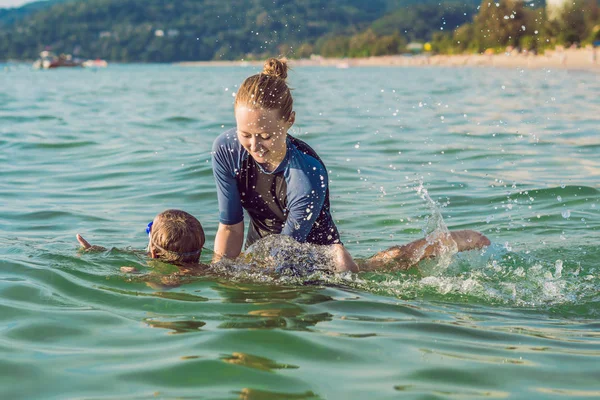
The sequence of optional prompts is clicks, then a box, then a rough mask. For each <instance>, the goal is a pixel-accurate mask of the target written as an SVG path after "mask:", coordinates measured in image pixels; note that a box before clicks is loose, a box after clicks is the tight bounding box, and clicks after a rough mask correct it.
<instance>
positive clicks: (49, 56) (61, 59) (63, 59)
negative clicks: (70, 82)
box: [33, 51, 83, 69]
mask: <svg viewBox="0 0 600 400" xmlns="http://www.w3.org/2000/svg"><path fill="white" fill-rule="evenodd" d="M61 67H83V62H82V61H81V60H79V59H74V58H73V57H72V56H71V55H70V54H61V55H59V56H57V55H55V54H54V53H51V52H49V51H42V52H41V53H40V58H39V59H37V60H36V61H35V62H34V63H33V68H35V69H52V68H61Z"/></svg>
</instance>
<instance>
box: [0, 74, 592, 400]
mask: <svg viewBox="0 0 600 400" xmlns="http://www.w3.org/2000/svg"><path fill="white" fill-rule="evenodd" d="M257 71H258V69H257V68H256V67H251V66H250V67H229V68H228V67H199V68H185V67H178V66H171V65H122V66H112V65H111V66H110V67H109V68H107V69H102V70H84V69H81V70H80V69H70V70H68V69H64V70H53V71H33V70H31V68H29V66H23V65H4V66H2V68H1V72H0V150H1V151H0V204H1V206H2V207H1V208H0V256H1V257H0V388H1V393H2V395H1V397H2V398H6V399H16V398H25V399H38V398H39V399H141V398H150V397H152V398H165V399H171V398H210V399H217V398H218V399H229V398H232V399H233V398H244V399H280V398H289V399H318V398H322V399H338V398H339V399H364V398H369V399H371V398H374V399H386V398H398V397H401V398H419V399H421V398H422V399H446V398H489V397H492V398H505V397H510V398H515V399H517V398H522V399H534V398H578V397H582V398H583V397H585V398H594V397H600V323H599V322H598V318H599V317H600V295H599V294H598V293H599V289H600V265H599V264H600V247H599V245H598V244H599V238H600V235H599V228H600V215H599V212H600V192H599V190H600V183H599V182H600V159H599V157H598V156H599V154H600V134H599V131H598V129H599V126H600V99H599V98H598V95H597V94H598V93H599V91H600V77H599V75H597V74H595V73H590V72H585V71H564V70H547V69H539V70H521V69H476V68H457V69H452V68H414V69H413V68H387V67H372V68H349V69H344V70H338V69H334V68H321V67H298V68H296V69H294V70H293V71H292V72H291V73H290V78H289V82H290V85H291V86H292V87H293V88H294V91H293V94H294V100H295V105H294V108H295V110H296V114H297V117H296V121H297V122H296V125H295V126H294V127H293V128H292V131H291V134H293V135H295V136H297V137H298V138H300V139H302V140H304V141H306V142H308V143H309V144H310V145H311V146H312V147H313V148H315V149H316V150H317V152H318V153H319V155H320V156H321V158H322V159H323V161H324V162H325V164H326V165H327V168H328V172H329V179H330V192H331V203H332V211H333V216H334V219H335V221H336V223H337V225H338V227H339V229H340V232H341V235H342V239H343V241H344V243H345V245H346V246H347V248H348V249H349V250H350V252H351V253H352V254H353V255H355V256H356V257H363V258H364V257H368V256H369V255H371V254H374V253H375V252H377V251H380V250H383V249H385V248H387V247H390V246H393V245H396V244H402V243H406V242H409V241H411V240H415V239H418V238H420V237H423V236H426V235H430V234H431V233H432V232H436V231H440V230H444V229H450V230H452V229H473V230H478V231H481V232H483V233H484V234H485V235H487V236H488V237H489V238H490V239H491V241H492V245H491V246H490V247H489V248H488V249H486V250H482V251H471V252H467V253H462V254H453V253H452V252H450V253H449V254H447V255H446V256H445V257H444V259H443V260H440V259H438V260H427V261H425V262H422V263H421V264H419V265H418V267H417V268H415V269H413V270H411V271H407V272H402V271H388V272H373V273H361V274H357V275H352V274H346V275H337V276H335V275H330V274H318V275H317V276H312V277H290V276H277V274H272V273H265V272H264V271H260V270H258V272H256V271H255V270H252V269H250V268H243V266H242V265H240V268H239V273H226V274H225V273H224V274H222V275H219V274H212V275H209V276H205V277H194V278H189V279H187V280H185V281H183V282H181V285H180V286H177V287H172V288H168V287H166V288H165V287H160V286H156V285H151V284H147V282H146V281H147V280H148V279H150V278H151V277H157V276H158V277H160V276H161V274H167V273H169V269H168V268H165V266H164V265H163V266H160V265H158V264H156V263H152V262H149V261H148V260H147V259H146V258H145V257H143V256H140V255H139V253H134V252H132V251H131V250H142V249H143V248H144V247H145V245H146V244H147V236H146V233H145V230H144V228H145V226H146V224H147V223H148V222H149V221H151V220H152V219H153V217H154V215H155V214H157V213H158V212H160V211H162V210H164V209H166V208H180V209H184V210H186V211H188V212H190V213H192V214H194V215H195V216H197V217H198V218H199V219H200V221H201V222H202V224H203V226H204V229H205V231H206V235H207V248H208V249H210V248H211V247H212V243H213V240H214V233H215V230H216V226H217V224H218V211H217V201H216V195H215V185H214V180H213V177H212V171H211V163H210V158H211V155H210V150H211V145H212V141H213V139H214V138H215V137H216V136H217V135H219V134H220V133H221V132H223V131H224V130H226V129H229V128H231V127H233V126H234V123H235V120H234V117H233V110H232V105H233V99H234V96H235V93H236V90H237V88H238V85H239V84H240V83H241V82H242V80H243V79H244V78H245V77H246V76H248V75H250V74H252V73H255V72H257ZM76 233H81V234H82V235H83V236H84V237H85V238H86V239H88V240H89V241H90V242H91V243H92V244H98V245H103V246H105V247H107V248H108V249H109V250H107V251H105V252H100V253H83V252H81V251H78V245H77V243H76V241H75V234H76ZM210 257H211V254H210V251H209V250H206V251H205V252H204V253H203V256H202V259H203V260H204V261H206V262H208V261H209V260H210ZM124 265H126V266H134V267H136V268H138V269H139V270H140V271H141V272H142V274H141V275H142V276H139V275H137V276H133V275H127V274H124V273H122V272H120V267H121V266H124ZM228 271H229V272H231V270H228Z"/></svg>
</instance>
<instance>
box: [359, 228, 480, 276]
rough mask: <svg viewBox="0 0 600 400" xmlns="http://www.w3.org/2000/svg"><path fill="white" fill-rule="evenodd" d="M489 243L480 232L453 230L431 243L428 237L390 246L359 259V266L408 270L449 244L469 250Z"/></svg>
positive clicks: (365, 269)
mask: <svg viewBox="0 0 600 400" xmlns="http://www.w3.org/2000/svg"><path fill="white" fill-rule="evenodd" d="M489 244H490V240H489V239H488V238H487V237H485V236H484V235H483V234H481V233H479V232H475V231H471V230H464V231H452V232H449V233H448V234H445V235H443V236H442V237H441V238H439V240H436V241H435V242H433V243H429V242H428V241H427V240H426V239H419V240H416V241H414V242H411V243H408V244H405V245H402V246H393V247H390V248H389V249H387V250H384V251H380V252H379V253H377V254H375V255H373V256H372V257H370V258H368V259H366V260H359V266H360V269H361V271H373V270H382V269H390V270H394V269H395V270H398V269H401V270H406V269H408V268H410V267H412V266H413V265H415V264H417V263H419V261H421V260H423V259H425V258H431V257H435V256H437V255H439V254H440V250H442V249H443V248H447V247H448V246H454V245H456V248H457V250H458V251H467V250H473V249H480V248H482V247H484V246H489Z"/></svg>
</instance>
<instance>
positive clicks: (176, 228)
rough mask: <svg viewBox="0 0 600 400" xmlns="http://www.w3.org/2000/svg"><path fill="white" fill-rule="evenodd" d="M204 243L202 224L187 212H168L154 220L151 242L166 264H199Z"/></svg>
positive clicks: (162, 213)
mask: <svg viewBox="0 0 600 400" xmlns="http://www.w3.org/2000/svg"><path fill="white" fill-rule="evenodd" d="M204 241H205V237H204V230H203V229H202V224H200V221H198V220H197V219H196V218H195V217H194V216H193V215H191V214H188V213H186V212H185V211H181V210H166V211H163V212H161V213H160V214H158V215H157V216H156V218H154V222H153V224H152V230H151V231H150V242H151V244H152V245H154V248H155V251H156V254H157V255H158V257H159V258H160V259H162V260H164V261H166V262H170V263H197V262H198V261H199V259H200V254H201V252H202V246H204Z"/></svg>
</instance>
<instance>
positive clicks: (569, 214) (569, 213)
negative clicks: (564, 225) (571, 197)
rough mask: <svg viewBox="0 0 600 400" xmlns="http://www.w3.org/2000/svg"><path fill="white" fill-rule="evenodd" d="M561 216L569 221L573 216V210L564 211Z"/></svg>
mask: <svg viewBox="0 0 600 400" xmlns="http://www.w3.org/2000/svg"><path fill="white" fill-rule="evenodd" d="M561 214H562V217H563V218H565V219H567V218H569V217H570V216H571V210H564V211H563V212H562V213H561Z"/></svg>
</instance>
